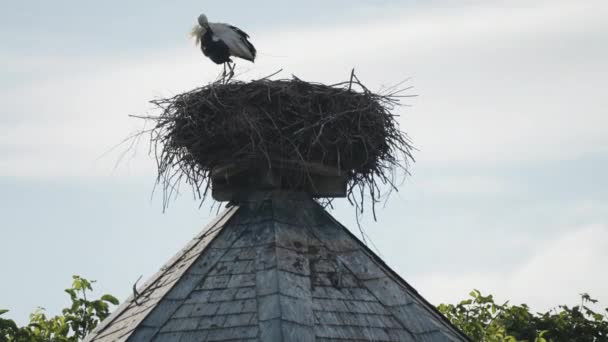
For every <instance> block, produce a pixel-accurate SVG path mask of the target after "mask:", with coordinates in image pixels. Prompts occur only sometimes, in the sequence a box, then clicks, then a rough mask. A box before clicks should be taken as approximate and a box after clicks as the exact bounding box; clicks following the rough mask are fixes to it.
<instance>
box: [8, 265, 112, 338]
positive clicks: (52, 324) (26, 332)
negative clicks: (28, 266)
mask: <svg viewBox="0 0 608 342" xmlns="http://www.w3.org/2000/svg"><path fill="white" fill-rule="evenodd" d="M72 278H73V281H72V287H71V288H68V289H66V290H65V292H66V293H67V294H68V295H69V296H70V300H71V301H72V304H71V305H70V306H69V307H67V308H65V309H63V310H62V311H61V313H62V314H61V315H57V316H54V317H47V316H46V314H45V310H44V309H43V308H38V309H36V310H35V311H34V312H33V313H32V314H31V315H30V322H29V324H27V325H26V326H24V327H18V326H17V324H16V323H15V322H14V321H13V320H10V319H3V318H2V317H0V342H5V341H6V342H51V341H52V342H77V341H80V340H82V339H83V338H84V337H85V336H86V335H87V334H88V333H89V332H91V331H92V330H93V329H95V327H96V326H97V324H99V322H101V321H102V320H103V319H104V318H106V317H107V316H108V315H109V314H110V305H111V304H112V305H117V304H118V299H116V298H115V297H113V296H111V295H108V294H106V295H103V296H101V298H100V299H96V300H89V299H88V298H87V293H88V292H91V291H93V286H92V284H93V283H94V282H95V281H89V280H87V279H85V278H81V277H79V276H77V275H75V276H73V277H72ZM6 312H8V310H0V316H1V315H2V314H4V313H6Z"/></svg>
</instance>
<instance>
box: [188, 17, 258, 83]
mask: <svg viewBox="0 0 608 342" xmlns="http://www.w3.org/2000/svg"><path fill="white" fill-rule="evenodd" d="M191 35H192V37H194V39H195V40H196V44H197V45H199V44H200V46H201V50H203V54H204V55H205V56H207V57H209V59H211V60H212V61H213V62H214V63H216V64H224V73H223V76H224V77H225V76H226V66H228V69H229V70H230V71H229V73H228V76H229V78H231V77H232V76H233V75H234V62H233V61H232V59H230V57H231V56H232V57H239V58H242V59H246V60H248V61H250V62H253V61H254V60H255V55H256V50H255V47H254V46H253V44H251V42H250V41H249V39H248V38H249V35H248V34H247V33H245V32H244V31H243V30H241V29H239V28H238V27H236V26H232V25H228V24H224V23H210V22H209V21H207V16H206V15H204V14H201V15H200V16H199V17H198V25H195V26H194V28H193V29H192V33H191Z"/></svg>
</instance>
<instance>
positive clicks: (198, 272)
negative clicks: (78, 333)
mask: <svg viewBox="0 0 608 342" xmlns="http://www.w3.org/2000/svg"><path fill="white" fill-rule="evenodd" d="M137 292H138V293H137V294H136V295H134V296H131V297H130V298H128V299H127V300H126V301H125V302H124V303H123V304H122V305H121V306H120V307H119V308H118V309H116V311H115V312H114V313H113V314H112V315H111V316H110V317H108V318H107V319H106V320H104V321H103V322H102V323H101V324H100V325H99V326H98V327H97V328H96V329H95V331H93V332H92V333H91V334H90V335H89V336H88V337H87V338H86V339H85V341H88V342H93V341H99V342H101V341H138V342H139V341H153V342H160V341H179V342H190V341H192V342H195V341H425V342H426V341H430V342H432V341H468V339H467V338H466V336H464V335H463V334H462V333H461V332H459V331H458V330H457V329H456V328H455V327H453V326H452V325H451V324H450V323H449V322H448V321H447V320H446V319H445V318H444V317H443V316H442V315H441V314H440V313H439V312H438V311H437V310H436V309H435V308H434V307H433V306H432V305H431V304H429V303H428V302H427V301H426V300H425V299H424V298H422V297H421V296H420V295H419V294H418V293H417V292H416V290H414V289H413V288H412V287H411V286H410V285H409V284H407V282H406V281H405V280H403V279H402V278H401V277H399V276H398V275H397V274H396V273H395V272H394V271H392V270H391V269H390V268H389V267H388V266H387V265H386V264H385V263H384V262H382V260H381V259H380V258H379V257H378V256H376V255H375V254H374V253H373V252H372V251H371V250H369V249H368V248H367V247H366V246H365V245H364V244H363V243H361V242H360V241H359V240H358V239H357V238H356V237H355V236H354V235H352V234H351V233H350V232H349V231H348V230H347V229H346V228H345V227H344V226H342V225H341V224H340V223H339V222H337V221H336V220H335V219H334V218H332V217H331V216H330V215H329V214H328V213H327V212H326V211H325V210H324V209H323V208H322V207H321V206H319V205H318V204H317V203H315V202H314V201H313V200H312V199H311V198H310V197H309V196H307V195H304V194H293V193H291V194H290V193H284V192H283V193H270V192H268V193H257V194H255V195H252V196H250V198H249V199H248V200H245V201H242V202H241V203H240V205H238V206H233V207H231V208H229V209H226V210H225V211H224V212H223V213H221V214H220V215H219V216H218V217H217V218H216V219H215V221H214V222H212V223H211V224H210V225H209V226H208V227H207V228H205V229H204V230H203V231H202V232H201V233H200V234H199V235H197V236H196V237H195V238H194V239H193V240H192V241H191V242H190V243H188V245H187V246H186V247H185V248H183V249H182V250H181V251H180V252H179V253H178V254H177V255H175V256H174V257H173V258H172V259H171V260H170V261H169V262H168V263H167V264H166V265H165V266H164V267H163V268H162V269H161V270H160V271H159V272H158V273H157V274H156V275H154V276H153V277H152V278H151V279H150V280H148V281H147V282H146V283H145V284H144V285H143V286H141V287H140V289H139V290H138V291H137Z"/></svg>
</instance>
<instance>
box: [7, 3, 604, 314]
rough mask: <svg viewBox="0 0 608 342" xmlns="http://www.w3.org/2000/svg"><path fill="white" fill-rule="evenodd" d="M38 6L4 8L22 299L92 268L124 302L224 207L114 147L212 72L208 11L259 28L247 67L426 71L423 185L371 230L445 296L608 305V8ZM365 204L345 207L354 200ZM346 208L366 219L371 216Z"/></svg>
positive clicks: (14, 244)
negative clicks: (155, 108)
mask: <svg viewBox="0 0 608 342" xmlns="http://www.w3.org/2000/svg"><path fill="white" fill-rule="evenodd" d="M219 3H220V2H201V1H182V2H180V3H179V4H175V3H168V2H166V1H146V2H143V1H132V2H129V3H124V2H119V1H105V2H102V3H99V2H97V3H90V2H87V3H84V2H74V1H53V2H52V3H50V2H47V1H30V2H27V3H8V2H5V3H2V4H0V19H1V20H0V39H1V40H2V42H3V48H2V50H1V51H0V63H1V65H2V66H3V67H2V69H0V102H2V104H3V105H2V108H1V109H0V190H1V191H0V216H1V217H2V221H1V224H0V237H1V239H0V260H1V262H2V273H1V281H0V308H6V309H10V310H11V312H10V313H9V314H8V316H9V317H11V318H15V319H17V320H18V321H20V322H24V321H25V320H26V318H27V314H28V313H30V312H31V311H32V310H33V309H34V308H35V307H36V306H37V305H40V306H44V307H46V308H48V310H49V311H50V313H56V312H57V311H58V310H59V308H61V307H62V306H63V305H65V304H66V298H67V296H66V295H65V294H64V293H63V291H62V290H63V289H64V288H65V287H67V286H68V285H69V282H70V277H71V275H72V274H80V275H82V276H85V277H89V278H91V279H97V280H98V286H97V287H98V288H99V289H100V290H101V291H103V292H110V293H113V294H115V295H117V296H118V297H120V298H121V299H124V298H125V297H126V296H127V295H128V294H129V291H130V289H131V285H132V284H133V282H134V281H135V280H136V279H137V278H138V277H139V275H143V276H144V278H146V277H148V276H150V275H151V274H153V273H154V272H155V271H156V270H157V269H158V268H159V267H160V266H161V265H162V264H163V263H164V261H166V260H167V259H168V258H170V257H171V256H172V255H173V253H175V252H177V251H178V250H179V248H180V247H181V246H182V245H183V244H185V242H186V241H187V240H188V239H190V238H191V237H192V236H193V235H194V234H195V233H196V232H197V231H198V230H200V229H201V228H202V227H203V226H204V225H205V224H206V223H207V222H208V221H209V220H210V219H211V218H212V217H213V216H214V212H211V211H210V210H209V208H208V207H207V206H204V207H203V208H201V209H199V208H198V203H197V202H195V201H193V200H192V199H191V197H190V196H189V194H188V193H185V194H184V196H182V197H180V198H179V199H178V200H177V201H175V202H174V203H172V204H171V207H170V208H169V210H168V211H167V212H165V213H162V210H161V197H160V196H155V197H153V198H152V199H151V198H150V194H151V190H152V186H153V182H154V176H155V174H154V163H153V162H152V161H151V159H150V158H149V157H148V156H147V155H146V153H145V152H146V148H145V147H146V146H145V145H146V142H142V144H141V146H140V148H139V149H138V153H137V154H136V155H129V156H127V158H126V159H125V161H124V162H123V163H121V164H120V165H119V166H118V167H117V168H116V169H115V168H114V165H115V163H116V160H117V159H118V158H119V153H120V152H121V149H120V148H119V149H117V150H113V151H111V152H109V153H106V152H107V151H108V150H109V149H110V148H111V147H112V146H113V145H115V144H116V143H118V142H119V141H120V140H121V139H122V138H124V137H125V136H127V135H128V134H129V133H130V132H132V131H133V130H135V129H137V128H140V127H141V125H140V122H138V121H137V120H135V119H132V118H129V117H128V115H129V114H142V113H146V111H148V110H149V109H150V107H149V106H148V104H147V100H149V99H152V98H154V97H157V96H170V95H172V94H175V93H176V92H179V91H183V90H187V89H190V88H193V87H195V86H198V85H202V84H205V83H206V82H208V81H210V80H212V79H213V78H214V77H215V75H216V74H217V72H218V71H219V70H218V68H217V67H216V66H215V65H213V64H212V63H210V62H209V61H207V60H205V59H204V58H203V57H202V55H201V53H200V51H199V50H198V49H197V48H196V47H194V45H193V44H192V42H191V41H189V40H188V37H187V34H188V32H189V29H190V27H191V26H192V25H193V24H194V22H195V19H196V17H197V16H198V14H199V13H200V12H202V11H204V12H206V13H207V15H208V17H209V19H210V20H211V21H216V20H217V21H225V22H229V23H231V24H234V25H237V26H239V27H241V28H243V29H244V30H246V31H247V32H248V33H249V34H250V35H251V36H252V40H253V42H254V44H256V46H257V47H258V50H259V52H260V53H259V59H258V60H257V61H256V64H254V65H251V64H248V63H246V62H241V63H239V65H238V69H237V71H240V72H244V74H243V75H241V76H240V77H241V78H243V79H250V78H255V77H258V76H261V75H266V74H269V73H272V72H273V71H275V70H277V69H279V68H284V70H285V71H284V72H283V76H285V77H287V76H289V75H290V74H292V73H293V74H296V75H298V76H300V77H303V78H304V79H308V80H312V81H321V82H329V83H331V82H336V81H340V80H343V79H345V78H347V77H348V75H349V72H350V68H351V67H353V66H355V67H356V68H357V70H358V73H359V75H360V78H361V79H362V80H364V81H365V82H367V83H368V84H369V85H370V86H371V87H372V88H373V89H380V87H381V86H383V85H391V84H394V83H397V82H399V81H401V80H402V79H404V78H406V77H412V79H411V81H410V82H409V83H410V84H411V85H413V86H415V90H414V92H415V93H417V94H419V95H420V97H418V98H416V99H414V100H412V101H411V102H410V104H411V105H412V107H406V108H403V109H401V110H400V114H401V115H402V119H401V120H402V122H401V123H402V127H403V129H404V130H406V131H407V132H408V133H409V134H410V136H411V137H412V139H413V140H414V143H415V145H416V146H417V147H418V148H419V151H418V152H417V153H416V155H415V156H416V158H417V163H416V164H414V165H413V168H412V172H413V176H412V177H410V178H409V179H408V180H407V181H406V182H405V183H404V185H403V186H402V187H401V188H400V192H399V193H397V194H394V195H393V197H392V198H391V200H390V201H389V202H388V204H387V206H386V208H381V209H379V210H378V213H379V220H378V222H372V221H370V220H366V221H365V222H364V226H365V228H366V229H367V233H368V234H369V235H370V236H371V238H372V240H373V241H374V243H375V245H376V246H377V249H378V250H379V252H380V254H381V255H382V256H383V258H384V259H385V260H386V262H387V263H388V264H389V265H390V266H392V267H393V268H394V269H395V270H396V271H397V272H398V273H399V274H401V275H402V276H403V277H404V278H405V279H406V280H408V281H409V282H410V283H411V284H412V285H413V286H414V287H416V288H417V290H418V291H419V292H421V293H422V294H423V295H424V296H426V297H427V299H429V300H430V301H431V302H433V303H439V302H442V301H456V300H457V299H459V298H461V297H463V296H465V295H466V294H467V293H468V292H469V290H470V289H472V288H479V289H480V290H482V291H487V292H492V293H495V294H496V295H497V297H498V298H499V299H512V300H513V301H514V302H526V303H530V304H531V305H532V306H533V307H534V308H538V309H539V310H540V309H546V308H549V307H551V306H552V305H555V304H558V303H566V302H568V303H574V302H576V300H577V295H578V293H580V292H583V291H588V292H590V293H591V294H592V295H594V296H596V297H599V298H600V299H602V300H603V302H604V303H605V304H608V274H607V272H605V268H606V266H605V265H606V264H607V263H608V179H606V177H605V176H604V175H606V174H608V134H606V133H605V132H606V130H607V128H608V116H607V115H606V108H608V96H606V94H605V89H606V86H605V80H606V79H608V66H607V64H606V61H607V60H608V46H607V45H606V41H608V22H606V20H605V18H606V17H608V4H606V2H605V1H600V0H588V1H579V2H574V1H565V0H564V1H544V0H538V1H523V0H521V1H520V0H514V1H508V2H506V1H500V0H490V1H473V0H471V1H459V2H453V1H424V2H423V1H388V0H387V1H381V2H374V3H373V5H370V4H369V2H364V1H352V0H351V1H320V0H319V1H318V0H313V1H306V2H297V3H294V2H291V3H288V2H286V1H266V2H256V3H255V6H253V5H252V3H251V2H248V1H240V2H230V4H229V5H228V4H226V5H220V4H219ZM342 202H344V201H342ZM333 214H334V215H335V216H336V217H337V218H338V219H340V220H341V221H342V222H343V223H344V224H345V225H347V226H349V227H351V228H352V229H353V231H355V232H356V230H357V228H356V225H355V223H354V218H353V211H352V210H351V208H349V207H347V206H346V204H344V203H340V202H338V206H337V208H336V210H334V211H333Z"/></svg>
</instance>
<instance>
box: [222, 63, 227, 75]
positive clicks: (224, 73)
mask: <svg viewBox="0 0 608 342" xmlns="http://www.w3.org/2000/svg"><path fill="white" fill-rule="evenodd" d="M226 75H227V74H226V63H224V72H223V73H222V78H226Z"/></svg>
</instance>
